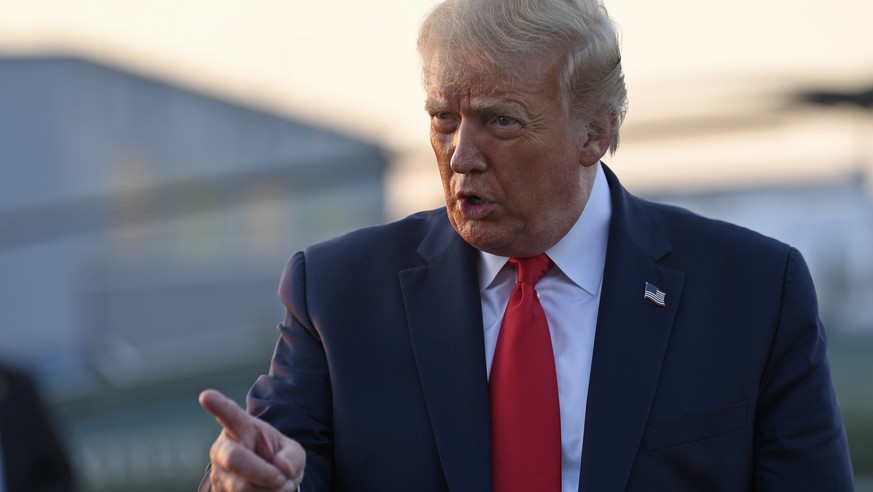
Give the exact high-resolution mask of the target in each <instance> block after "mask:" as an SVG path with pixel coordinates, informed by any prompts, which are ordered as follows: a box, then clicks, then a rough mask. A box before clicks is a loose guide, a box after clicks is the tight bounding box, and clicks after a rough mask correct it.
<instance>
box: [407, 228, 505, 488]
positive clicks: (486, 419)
mask: <svg viewBox="0 0 873 492" xmlns="http://www.w3.org/2000/svg"><path fill="white" fill-rule="evenodd" d="M419 254H421V256H422V257H423V258H424V259H425V260H426V261H427V262H428V264H427V265H425V266H423V267H419V268H413V269H409V270H404V271H402V272H400V285H401V288H402V290H403V299H404V303H405V306H406V316H407V320H408V323H409V331H410V336H411V339H412V345H413V352H414V354H415V360H416V364H417V365H418V372H419V376H420V378H421V384H422V388H423V390H424V394H425V399H426V401H427V407H428V411H429V413H430V418H431V422H432V425H433V431H434V437H435V440H436V444H437V448H438V450H439V455H440V460H441V462H442V466H443V471H444V473H445V477H446V481H447V482H448V484H449V489H450V490H452V491H465V490H466V491H471V492H472V491H481V490H491V434H490V428H491V423H490V415H489V402H488V381H487V376H486V372H485V346H484V337H483V332H482V314H481V313H482V308H481V301H480V297H479V283H478V275H477V271H478V266H477V258H476V251H475V250H474V249H473V248H472V247H470V246H469V245H467V244H466V243H465V242H464V241H463V240H462V239H461V238H460V236H458V235H457V234H456V233H455V231H454V230H453V229H452V228H451V226H450V225H449V224H448V220H447V219H446V218H445V216H441V217H440V220H439V221H438V222H437V223H436V224H435V226H434V227H433V229H432V231H431V234H430V235H429V236H428V237H427V238H426V239H425V240H424V241H423V242H422V244H421V246H420V248H419Z"/></svg>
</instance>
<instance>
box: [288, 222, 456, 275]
mask: <svg viewBox="0 0 873 492" xmlns="http://www.w3.org/2000/svg"><path fill="white" fill-rule="evenodd" d="M449 229H451V225H450V224H449V221H448V218H447V216H446V211H445V208H438V209H434V210H428V211H423V212H418V213H416V214H413V215H410V216H408V217H405V218H403V219H400V220H398V221H395V222H391V223H388V224H382V225H377V226H371V227H365V228H362V229H358V230H355V231H352V232H349V233H347V234H344V235H341V236H338V237H335V238H333V239H330V240H327V241H324V242H320V243H317V244H313V245H311V246H309V247H307V248H305V249H304V250H302V251H298V252H297V253H295V254H294V255H293V256H292V257H291V259H290V260H288V262H287V263H286V265H285V269H284V271H283V273H282V280H281V282H280V291H281V290H283V289H286V288H288V287H289V286H290V284H291V283H293V281H294V279H302V278H303V277H315V276H317V277H318V278H319V279H320V282H336V281H338V280H339V279H347V278H351V277H358V278H371V279H374V280H375V279H377V278H381V277H383V276H386V275H392V274H394V273H396V272H397V271H398V270H401V269H404V268H411V267H414V266H418V265H420V264H421V263H422V261H423V259H422V258H421V256H420V255H419V254H418V252H417V251H418V248H419V246H420V245H421V243H422V242H423V241H424V239H425V238H426V237H428V235H430V234H432V233H434V231H437V232H438V233H445V232H446V231H448V230H449Z"/></svg>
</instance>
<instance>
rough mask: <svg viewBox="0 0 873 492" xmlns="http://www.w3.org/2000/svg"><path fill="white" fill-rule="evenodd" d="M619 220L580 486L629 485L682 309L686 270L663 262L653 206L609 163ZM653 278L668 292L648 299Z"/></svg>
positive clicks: (612, 237)
mask: <svg viewBox="0 0 873 492" xmlns="http://www.w3.org/2000/svg"><path fill="white" fill-rule="evenodd" d="M604 169H605V170H606V174H607V178H608V180H609V184H610V192H611V195H612V203H613V218H612V223H611V225H610V232H609V246H608V252H607V257H606V265H605V270H604V281H603V291H602V294H601V301H600V311H599V313H598V319H597V331H596V334H595V340H594V355H593V360H592V365H591V379H590V385H589V389H588V406H587V413H586V419H585V437H584V444H583V451H582V469H581V477H580V490H597V491H620V490H625V488H626V487H627V481H628V477H629V475H630V471H631V467H632V466H633V462H634V459H635V457H636V454H637V452H638V450H639V447H640V443H641V441H642V435H643V431H644V429H645V426H646V421H647V419H648V414H649V409H650V407H651V404H652V399H653V398H654V395H655V390H656V388H657V384H658V377H659V374H660V368H661V362H662V360H663V358H664V354H665V352H666V349H667V344H668V341H669V338H670V331H671V329H672V325H673V320H674V318H675V316H676V311H677V308H678V306H679V302H680V297H681V294H682V286H683V283H684V278H685V277H684V274H683V273H681V272H678V271H675V270H672V269H669V268H666V267H664V266H661V265H659V264H658V260H660V259H661V258H663V257H664V256H666V255H667V254H668V253H669V251H670V244H669V242H668V241H667V239H666V237H665V235H664V233H663V231H662V230H661V229H660V227H659V226H658V224H657V223H656V222H655V220H654V219H653V218H652V216H651V211H650V210H649V208H648V206H647V205H645V204H644V203H643V202H641V201H640V200H639V199H637V198H635V197H633V196H631V195H629V194H628V193H627V192H626V191H625V190H624V189H623V188H622V187H621V185H620V184H619V183H618V180H617V179H616V178H615V175H613V174H612V173H611V172H610V171H609V170H608V169H606V167H605V166H604ZM646 282H649V283H650V284H654V285H656V286H657V287H658V289H659V290H661V291H663V292H665V293H666V298H665V304H666V306H664V307H661V306H658V305H657V304H655V303H654V302H651V301H650V300H648V299H644V298H643V292H644V289H645V284H646Z"/></svg>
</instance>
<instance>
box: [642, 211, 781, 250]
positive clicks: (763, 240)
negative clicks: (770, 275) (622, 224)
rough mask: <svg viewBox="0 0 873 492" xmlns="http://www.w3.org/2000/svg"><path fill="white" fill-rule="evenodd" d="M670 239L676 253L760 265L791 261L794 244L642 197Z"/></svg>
mask: <svg viewBox="0 0 873 492" xmlns="http://www.w3.org/2000/svg"><path fill="white" fill-rule="evenodd" d="M638 200H640V202H642V203H643V204H644V206H645V207H646V208H648V210H649V212H650V214H651V215H652V217H653V219H654V221H655V222H656V223H657V224H658V226H659V227H660V228H661V229H662V230H663V231H664V233H665V235H666V236H667V237H668V238H669V240H670V242H671V244H672V246H673V250H674V253H675V254H676V255H687V256H690V257H692V258H695V257H700V256H705V257H708V258H711V259H713V260H718V261H721V262H729V263H730V262H740V263H745V264H750V263H751V264H756V263H759V262H767V263H772V262H774V261H781V262H783V265H784V262H785V261H787V260H788V257H789V255H790V253H791V250H792V248H791V246H789V245H788V244H786V243H784V242H782V241H780V240H778V239H775V238H772V237H769V236H767V235H764V234H761V233H760V232H757V231H754V230H752V229H749V228H747V227H744V226H742V225H737V224H733V223H730V222H726V221H723V220H719V219H713V218H709V217H705V216H702V215H699V214H697V213H694V212H692V211H690V210H687V209H684V208H680V207H676V206H672V205H666V204H662V203H656V202H651V201H647V200H642V199H638Z"/></svg>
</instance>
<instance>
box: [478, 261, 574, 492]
mask: <svg viewBox="0 0 873 492" xmlns="http://www.w3.org/2000/svg"><path fill="white" fill-rule="evenodd" d="M509 264H510V265H513V266H515V268H516V270H517V271H518V280H517V282H516V284H515V287H513V289H512V294H511V295H510V296H509V304H508V305H507V306H506V313H505V314H504V315H503V324H502V325H501V326H500V334H499V335H498V337H497V347H496V349H495V351H494V359H493V361H492V363H491V377H490V380H489V383H488V387H489V392H490V394H491V449H492V457H493V464H492V468H493V472H494V492H516V491H517V492H522V491H523V492H531V491H536V492H560V490H561V414H560V410H559V406H558V379H557V376H556V374H555V358H554V355H553V353H552V339H551V336H550V335H549V325H548V322H547V321H546V313H545V312H544V311H543V307H542V305H540V301H539V299H538V298H537V292H536V290H535V289H534V285H536V283H537V282H538V281H539V280H540V279H541V278H542V277H543V275H545V273H546V272H547V271H548V270H549V269H550V268H551V267H552V265H553V263H552V260H550V259H549V257H548V256H546V254H545V253H541V254H540V255H538V256H533V257H530V258H511V259H510V260H509Z"/></svg>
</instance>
